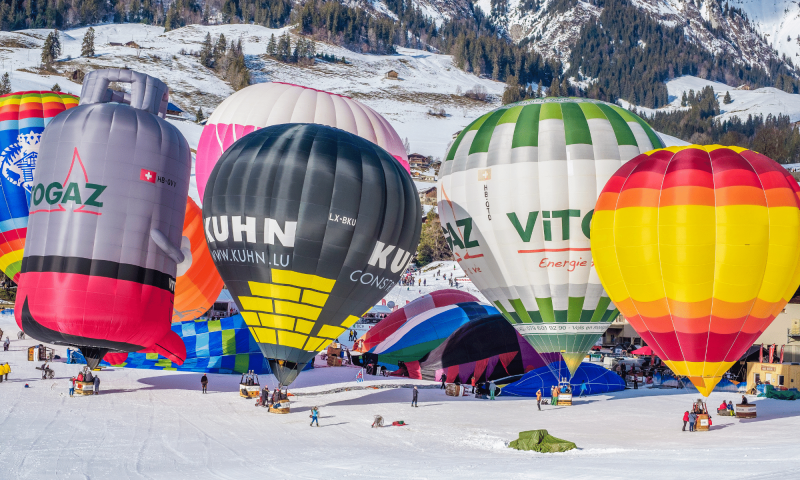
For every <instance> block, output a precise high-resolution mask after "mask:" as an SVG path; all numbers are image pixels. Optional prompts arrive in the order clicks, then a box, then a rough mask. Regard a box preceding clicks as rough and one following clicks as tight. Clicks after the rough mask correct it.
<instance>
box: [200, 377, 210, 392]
mask: <svg viewBox="0 0 800 480" xmlns="http://www.w3.org/2000/svg"><path fill="white" fill-rule="evenodd" d="M200 386H201V387H203V393H206V389H207V388H208V377H207V376H206V374H205V373H204V374H203V376H202V377H201V378H200Z"/></svg>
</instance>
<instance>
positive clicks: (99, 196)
mask: <svg viewBox="0 0 800 480" xmlns="http://www.w3.org/2000/svg"><path fill="white" fill-rule="evenodd" d="M110 82H130V83H132V87H131V89H132V93H131V95H129V96H128V97H127V101H128V102H130V105H127V104H122V103H116V102H114V103H112V102H110V101H109V100H110V98H111V95H110V90H108V85H109V83H110ZM167 92H168V89H167V86H166V84H164V83H163V82H161V81H160V80H158V79H156V78H153V77H150V76H147V75H144V74H142V73H139V72H134V71H132V70H127V69H107V70H94V71H92V72H90V73H88V74H87V75H86V78H85V79H84V83H83V88H82V90H81V104H80V105H79V106H77V107H74V108H71V109H69V110H67V111H65V112H62V113H61V114H59V115H58V116H56V117H55V118H54V119H53V120H52V121H51V122H50V124H49V125H48V126H47V128H46V129H45V131H44V133H43V134H42V138H41V144H40V149H41V150H40V155H39V158H38V160H37V162H38V164H37V167H36V171H35V172H34V179H33V183H34V186H33V190H32V192H33V193H32V195H31V212H30V219H29V223H28V235H27V237H26V245H25V253H24V256H23V261H22V266H21V270H20V272H21V273H20V281H19V289H18V292H17V298H16V304H15V309H14V314H15V317H16V320H17V324H18V325H19V326H20V328H22V329H23V330H24V331H25V333H27V334H28V335H30V336H31V337H33V338H35V339H37V340H40V341H42V342H47V343H54V344H57V345H76V346H79V347H81V349H82V351H83V353H84V356H85V357H86V359H87V361H88V362H89V366H90V367H94V366H96V364H97V362H99V360H100V359H101V358H102V357H103V355H105V353H106V352H108V351H109V350H111V351H121V352H131V351H140V350H148V351H158V352H159V353H163V355H164V356H167V357H169V358H171V359H173V360H175V361H176V362H178V363H180V362H181V361H183V358H184V357H185V348H184V346H183V342H182V341H181V339H180V337H178V336H177V335H175V334H174V333H173V332H172V331H171V330H170V328H169V326H170V323H171V322H170V317H171V315H172V308H173V299H174V288H175V274H176V271H177V263H178V262H180V260H181V257H182V254H181V252H180V245H181V231H182V227H183V220H184V214H185V210H186V199H187V195H188V193H189V179H190V177H191V163H192V157H191V152H190V150H189V144H188V143H187V141H186V139H185V138H184V137H183V135H182V134H181V133H180V131H179V130H178V129H177V128H176V127H174V126H173V125H171V124H170V123H168V122H167V121H166V120H164V119H162V118H161V117H160V116H158V115H157V114H158V113H159V109H160V108H161V106H162V105H163V104H164V103H165V100H166V96H167Z"/></svg>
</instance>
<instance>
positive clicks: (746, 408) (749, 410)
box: [736, 403, 756, 418]
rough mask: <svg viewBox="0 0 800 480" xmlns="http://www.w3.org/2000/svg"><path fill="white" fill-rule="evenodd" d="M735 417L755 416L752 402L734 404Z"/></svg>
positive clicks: (754, 406) (754, 407)
mask: <svg viewBox="0 0 800 480" xmlns="http://www.w3.org/2000/svg"><path fill="white" fill-rule="evenodd" d="M736 418H756V405H755V404H754V403H748V404H739V405H736Z"/></svg>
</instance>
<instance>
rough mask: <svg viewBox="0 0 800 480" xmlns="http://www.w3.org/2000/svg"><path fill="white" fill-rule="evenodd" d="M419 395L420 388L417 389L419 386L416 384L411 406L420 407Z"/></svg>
mask: <svg viewBox="0 0 800 480" xmlns="http://www.w3.org/2000/svg"><path fill="white" fill-rule="evenodd" d="M417 397H419V390H417V386H416V385H414V392H413V393H412V394H411V406H412V407H418V406H419V405H417Z"/></svg>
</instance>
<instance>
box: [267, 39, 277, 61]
mask: <svg viewBox="0 0 800 480" xmlns="http://www.w3.org/2000/svg"><path fill="white" fill-rule="evenodd" d="M277 54H278V44H277V43H276V41H275V34H274V33H273V34H272V35H270V37H269V43H267V55H269V56H270V57H275V56H276V55H277Z"/></svg>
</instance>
